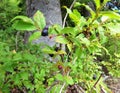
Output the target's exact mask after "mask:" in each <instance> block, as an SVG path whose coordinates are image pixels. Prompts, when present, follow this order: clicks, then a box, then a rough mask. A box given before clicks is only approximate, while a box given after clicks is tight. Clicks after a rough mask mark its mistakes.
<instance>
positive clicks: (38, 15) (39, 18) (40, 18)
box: [33, 11, 46, 30]
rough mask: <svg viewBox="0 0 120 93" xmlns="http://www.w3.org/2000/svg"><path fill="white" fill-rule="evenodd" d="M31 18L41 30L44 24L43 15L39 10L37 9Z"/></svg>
mask: <svg viewBox="0 0 120 93" xmlns="http://www.w3.org/2000/svg"><path fill="white" fill-rule="evenodd" d="M33 19H34V22H35V26H36V28H38V29H40V30H42V29H43V28H44V27H45V26H46V22H45V17H44V15H43V14H42V13H41V12H40V11H37V12H36V13H35V14H34V16H33Z"/></svg>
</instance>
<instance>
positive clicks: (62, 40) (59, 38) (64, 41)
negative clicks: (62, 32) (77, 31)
mask: <svg viewBox="0 0 120 93" xmlns="http://www.w3.org/2000/svg"><path fill="white" fill-rule="evenodd" d="M56 42H58V43H62V44H68V43H69V41H68V40H67V39H66V38H65V37H64V36H57V37H56Z"/></svg>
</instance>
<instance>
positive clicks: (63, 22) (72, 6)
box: [63, 0, 77, 28]
mask: <svg viewBox="0 0 120 93" xmlns="http://www.w3.org/2000/svg"><path fill="white" fill-rule="evenodd" d="M76 1H77V0H74V1H73V2H72V4H71V6H70V9H72V7H73V5H74V3H75V2H76ZM67 17H68V13H66V15H65V17H64V20H63V28H64V27H65V22H66V19H67Z"/></svg>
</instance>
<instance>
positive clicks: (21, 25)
mask: <svg viewBox="0 0 120 93" xmlns="http://www.w3.org/2000/svg"><path fill="white" fill-rule="evenodd" d="M12 27H13V28H14V29H16V30H22V31H25V30H27V31H33V30H36V27H35V26H34V25H33V24H31V23H26V22H24V21H22V20H17V21H16V22H15V23H14V24H13V25H12Z"/></svg>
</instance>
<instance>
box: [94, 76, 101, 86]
mask: <svg viewBox="0 0 120 93" xmlns="http://www.w3.org/2000/svg"><path fill="white" fill-rule="evenodd" d="M101 77H102V74H101V75H100V76H99V78H98V80H97V81H96V82H95V84H94V86H93V88H95V87H96V85H97V84H98V82H99V81H100V79H101Z"/></svg>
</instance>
